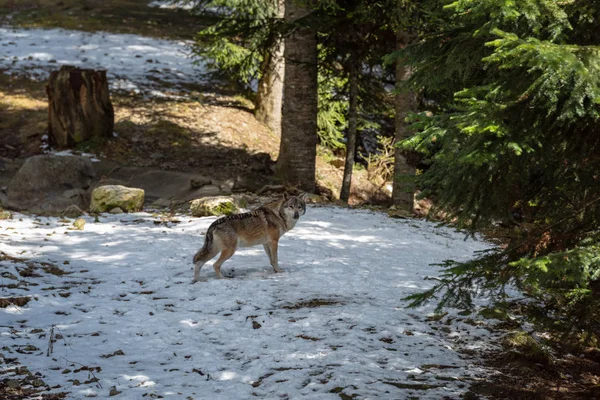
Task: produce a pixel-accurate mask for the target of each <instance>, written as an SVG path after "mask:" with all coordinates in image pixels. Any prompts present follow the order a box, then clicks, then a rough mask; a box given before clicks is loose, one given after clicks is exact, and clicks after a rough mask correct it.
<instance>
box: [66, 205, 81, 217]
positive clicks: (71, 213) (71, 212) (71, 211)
mask: <svg viewBox="0 0 600 400" xmlns="http://www.w3.org/2000/svg"><path fill="white" fill-rule="evenodd" d="M82 215H83V211H82V210H81V208H79V207H77V206H76V205H75V204H72V205H70V206H69V207H67V209H66V210H65V212H64V213H63V216H65V217H67V218H78V217H81V216H82Z"/></svg>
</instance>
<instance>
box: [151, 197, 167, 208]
mask: <svg viewBox="0 0 600 400" xmlns="http://www.w3.org/2000/svg"><path fill="white" fill-rule="evenodd" d="M171 205H172V201H171V200H169V199H163V198H160V199H156V200H155V201H154V202H153V203H152V207H158V208H169V207H171Z"/></svg>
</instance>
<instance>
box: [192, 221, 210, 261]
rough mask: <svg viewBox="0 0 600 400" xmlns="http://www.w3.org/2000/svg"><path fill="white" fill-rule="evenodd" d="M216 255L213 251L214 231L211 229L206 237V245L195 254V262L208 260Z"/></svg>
mask: <svg viewBox="0 0 600 400" xmlns="http://www.w3.org/2000/svg"><path fill="white" fill-rule="evenodd" d="M213 257H214V252H213V231H212V229H209V230H208V232H206V237H205V238H204V246H202V248H201V249H200V250H198V252H197V253H196V255H195V256H194V264H195V263H197V262H199V261H204V262H206V261H208V260H210V259H211V258H213Z"/></svg>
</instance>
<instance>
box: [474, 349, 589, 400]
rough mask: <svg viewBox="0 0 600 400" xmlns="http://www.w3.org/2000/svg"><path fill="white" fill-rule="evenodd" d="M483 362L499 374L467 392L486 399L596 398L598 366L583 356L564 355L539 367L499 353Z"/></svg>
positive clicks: (528, 361) (576, 399) (492, 354)
mask: <svg viewBox="0 0 600 400" xmlns="http://www.w3.org/2000/svg"><path fill="white" fill-rule="evenodd" d="M485 360H486V362H485V364H486V365H487V366H489V367H491V368H493V369H495V370H498V371H500V372H501V374H497V375H494V376H492V377H490V378H489V379H487V380H486V382H484V383H477V384H475V385H473V386H472V387H471V390H473V391H474V392H476V393H479V394H481V395H483V396H486V397H487V398H489V399H492V400H509V399H531V400H550V399H569V400H584V399H586V400H587V399H600V364H599V363H598V362H595V361H592V360H589V359H587V358H585V357H576V356H573V355H568V356H564V357H561V358H558V359H556V360H555V361H554V363H553V364H551V365H542V364H539V363H535V362H533V361H531V360H529V359H524V358H515V355H514V354H507V353H506V352H504V351H501V352H498V353H491V354H488V355H487V356H486V358H485Z"/></svg>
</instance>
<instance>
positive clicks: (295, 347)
mask: <svg viewBox="0 0 600 400" xmlns="http://www.w3.org/2000/svg"><path fill="white" fill-rule="evenodd" d="M176 218H177V221H171V222H169V221H170V220H168V219H164V217H163V216H161V215H159V214H150V213H134V214H128V215H101V216H100V217H99V220H98V221H97V222H94V219H93V218H91V217H85V219H86V222H87V223H86V225H85V228H84V230H82V231H78V230H72V229H71V228H72V224H71V222H68V221H65V220H59V219H57V218H46V217H36V216H30V215H21V214H15V216H14V217H13V219H10V220H3V221H0V235H1V239H0V251H1V252H4V253H5V254H7V255H9V256H11V257H18V258H23V259H27V260H29V261H30V262H34V264H31V263H30V265H36V266H38V267H40V268H41V267H42V266H43V264H41V263H51V264H54V265H56V266H58V267H59V268H61V269H62V270H64V271H66V272H69V274H68V275H64V276H62V277H60V276H55V275H52V274H50V273H48V272H44V271H43V270H42V269H40V268H38V269H37V270H36V272H37V273H39V274H40V275H41V277H37V278H36V277H27V278H21V279H22V280H25V281H27V282H28V285H27V286H19V287H18V288H14V287H13V288H8V287H7V285H8V284H10V283H15V282H16V281H14V280H11V279H9V278H7V276H8V275H7V273H11V274H13V275H15V276H18V271H17V268H23V267H24V266H25V264H24V261H23V262H13V261H11V260H10V259H5V260H3V261H0V271H3V275H2V276H4V277H3V278H0V279H1V283H2V284H3V288H2V291H0V293H2V296H5V297H9V296H16V295H25V296H32V298H33V300H31V301H30V302H29V303H28V304H27V305H25V306H23V307H12V306H11V307H8V308H4V309H0V341H1V342H2V343H3V346H6V347H5V348H4V349H5V350H6V349H9V350H10V351H4V353H5V356H9V357H18V358H19V361H20V362H21V363H22V364H24V365H28V366H30V368H34V372H41V373H42V375H43V376H42V379H43V380H44V381H45V382H46V383H47V384H49V385H51V386H55V385H61V387H60V389H57V390H60V391H67V392H69V393H70V395H69V396H68V398H82V396H97V397H99V398H108V394H109V390H110V388H112V387H115V388H116V389H117V390H119V391H121V392H122V393H121V394H120V395H119V396H120V397H119V398H123V399H140V398H142V397H143V396H147V397H157V396H164V397H165V398H186V397H187V396H190V397H192V398H205V399H232V400H233V399H247V398H252V397H254V396H257V397H259V398H260V397H262V398H289V399H298V398H309V399H339V398H340V396H339V393H337V392H339V391H343V393H345V394H346V395H349V396H350V395H353V394H356V395H357V396H358V398H361V399H375V398H379V399H384V398H386V399H388V398H389V399H391V398H395V399H405V398H409V397H411V396H415V397H418V398H420V399H441V398H443V397H444V396H449V398H458V396H459V395H460V394H461V393H463V392H464V391H466V390H467V386H468V384H466V383H465V382H464V381H468V380H469V379H472V378H474V377H475V376H476V375H478V374H480V373H481V370H480V369H479V368H478V367H476V366H474V365H473V361H472V360H466V359H464V358H461V355H460V353H459V352H458V351H457V350H456V348H455V345H456V344H455V342H453V341H452V339H451V338H450V337H449V335H447V334H446V333H443V332H442V331H441V330H438V329H437V328H436V326H435V324H434V323H431V322H428V321H427V319H426V317H427V315H428V314H431V313H432V310H433V305H431V306H427V307H424V308H419V309H407V308H406V303H405V302H404V301H402V300H401V299H402V298H403V297H405V296H407V295H409V294H412V293H415V292H418V291H422V290H423V289H426V288H428V287H430V286H431V284H432V283H431V281H424V280H423V278H424V277H426V276H428V275H436V274H438V270H437V268H436V267H433V266H431V265H430V264H432V263H436V262H441V261H443V260H445V259H449V258H452V259H455V260H466V259H469V258H470V257H472V256H473V254H474V252H476V251H478V250H482V249H485V248H487V247H488V244H486V243H485V242H483V241H480V240H473V239H466V240H465V235H464V234H462V233H459V232H456V231H454V230H452V229H449V228H442V227H437V226H436V225H435V224H433V223H429V222H426V221H422V220H396V219H390V218H388V217H387V216H386V215H384V214H380V213H375V212H370V211H360V210H348V209H343V208H336V207H312V206H311V207H309V208H308V210H307V213H306V215H305V216H304V217H303V218H302V219H301V220H300V222H299V223H298V224H297V226H296V228H294V230H292V231H291V232H289V233H287V234H286V235H285V236H284V237H283V238H282V240H281V242H280V247H279V260H280V265H281V267H282V268H283V269H284V272H283V273H280V274H275V273H274V272H273V271H272V268H271V267H270V266H269V265H268V262H267V257H266V255H265V254H264V252H263V249H262V247H260V246H259V247H252V248H246V249H240V250H238V251H237V253H236V254H235V255H234V256H233V257H232V258H231V259H230V260H228V261H227V262H226V263H225V264H224V265H223V268H222V271H223V272H224V274H225V275H231V274H232V273H233V278H231V279H222V280H219V279H216V278H215V273H214V271H213V269H212V267H211V266H210V265H212V262H211V263H209V264H208V265H206V266H205V267H204V268H203V269H202V272H201V278H202V281H201V282H198V283H196V284H191V280H192V264H191V259H192V256H193V254H194V253H195V252H196V251H197V250H198V249H199V247H200V246H202V243H203V239H204V237H203V234H204V232H205V231H206V229H207V228H208V226H209V225H210V223H211V222H212V221H214V220H215V218H214V217H207V218H192V217H189V216H188V215H177V216H176ZM2 259H3V258H1V257H0V260H2ZM36 284H37V286H36ZM67 293H68V295H67ZM451 315H452V313H451ZM53 326H55V328H54V334H55V335H56V334H57V333H59V334H61V335H62V336H63V338H62V339H58V340H57V341H56V343H54V349H53V354H52V355H51V356H50V357H47V356H46V351H47V349H48V341H49V337H50V332H51V329H52V327H53ZM466 327H467V328H464V327H460V328H459V327H458V325H448V327H447V328H448V329H451V330H454V332H451V333H453V334H459V333H460V335H461V336H465V335H467V334H468V335H469V343H470V345H471V347H472V348H478V347H481V346H483V345H484V343H485V341H486V340H488V338H489V333H488V332H487V330H485V329H484V328H483V327H480V326H471V325H466ZM34 329H38V330H36V331H33V330H34ZM40 329H41V331H40ZM458 329H461V330H463V329H468V330H467V331H461V332H458ZM32 331H33V332H32ZM34 332H36V333H34ZM26 345H33V346H35V347H36V348H37V349H38V350H33V351H24V350H23V349H24V346H26ZM17 350H20V351H19V352H16V351H17ZM118 350H122V352H123V355H119V354H116V355H115V354H114V353H115V352H117V351H118ZM15 352H16V353H15ZM19 353H20V354H19ZM117 353H118V352H117ZM82 365H83V366H87V367H89V368H96V367H99V369H98V368H96V369H95V370H94V371H95V372H94V373H93V375H94V376H95V377H97V378H98V379H99V381H98V382H90V381H89V379H90V376H91V374H90V372H89V371H87V370H82V371H79V372H74V371H77V369H78V368H81V366H82ZM431 365H442V366H446V368H444V369H435V367H431ZM67 368H68V369H69V370H70V371H67V372H64V373H63V371H64V370H65V369H67ZM440 376H441V377H442V378H443V379H441V378H440ZM74 379H77V380H79V381H80V382H81V384H80V385H79V386H73V384H72V381H73V380H74ZM84 382H87V383H84ZM394 383H398V384H401V385H400V387H397V386H395V385H394ZM403 384H406V385H411V384H419V385H422V384H428V385H432V386H431V388H430V389H428V390H417V389H416V388H414V387H410V386H406V387H405V386H402V385H403Z"/></svg>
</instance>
